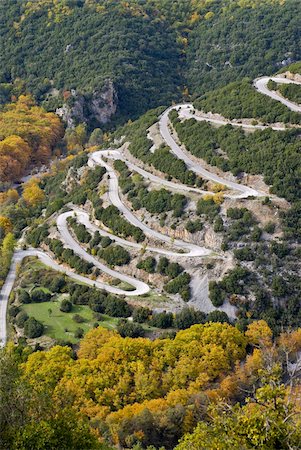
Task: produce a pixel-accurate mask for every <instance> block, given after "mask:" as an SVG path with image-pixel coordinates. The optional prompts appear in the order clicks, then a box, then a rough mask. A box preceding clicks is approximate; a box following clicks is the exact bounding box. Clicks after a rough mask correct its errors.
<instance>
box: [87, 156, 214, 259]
mask: <svg viewBox="0 0 301 450" xmlns="http://www.w3.org/2000/svg"><path fill="white" fill-rule="evenodd" d="M93 164H99V165H101V166H103V167H105V168H106V170H107V173H108V175H109V191H108V195H109V198H110V201H111V203H112V204H113V205H114V206H116V207H117V208H118V209H119V211H120V212H122V214H123V215H124V217H125V218H126V220H128V222H130V223H131V224H132V225H135V226H136V227H138V228H140V229H141V230H142V231H143V232H144V233H145V234H146V235H148V236H150V237H152V238H154V239H158V240H159V241H163V242H166V243H168V244H170V245H171V246H173V247H178V248H180V249H181V250H182V251H183V252H185V256H206V255H210V254H211V253H212V252H211V250H208V249H206V248H205V247H199V246H198V245H194V244H190V243H188V242H184V241H181V240H180V239H172V238H171V237H170V236H166V235H165V234H162V233H159V232H158V231H155V230H152V229H151V228H149V227H148V226H147V225H145V224H144V223H143V222H141V221H140V220H139V219H138V218H137V217H136V216H135V215H134V214H133V213H132V212H131V211H130V210H129V209H128V208H127V206H126V205H124V204H123V203H122V201H121V199H120V197H119V186H118V178H117V175H116V174H115V172H114V170H113V169H112V167H111V166H110V165H109V164H107V163H106V162H105V161H104V160H103V155H102V152H95V153H92V155H91V157H90V160H89V165H90V166H92V165H93ZM173 254H175V253H173ZM182 255H183V254H182Z"/></svg>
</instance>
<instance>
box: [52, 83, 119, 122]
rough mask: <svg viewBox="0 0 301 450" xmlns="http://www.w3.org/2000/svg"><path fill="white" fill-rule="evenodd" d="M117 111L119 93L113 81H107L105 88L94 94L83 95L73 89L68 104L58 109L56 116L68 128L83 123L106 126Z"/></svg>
mask: <svg viewBox="0 0 301 450" xmlns="http://www.w3.org/2000/svg"><path fill="white" fill-rule="evenodd" d="M116 109H117V93H116V90H115V87H114V84H113V82H112V80H106V82H105V84H104V87H103V88H102V89H101V90H95V91H94V92H93V93H92V94H82V93H80V92H79V91H76V90H75V89H72V90H71V91H70V96H69V98H68V100H67V101H66V103H64V104H63V105H62V106H61V107H60V108H57V109H56V114H57V115H58V116H59V117H61V118H62V120H63V121H64V122H65V123H66V124H67V127H68V128H73V127H74V126H75V125H77V124H78V123H82V122H86V123H88V122H92V121H93V122H94V123H96V124H98V125H102V124H105V123H107V122H109V121H110V119H111V117H112V116H113V115H114V114H115V113H116Z"/></svg>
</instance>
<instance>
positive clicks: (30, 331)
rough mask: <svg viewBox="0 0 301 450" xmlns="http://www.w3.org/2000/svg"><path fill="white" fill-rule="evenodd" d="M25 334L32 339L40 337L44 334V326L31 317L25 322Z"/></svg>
mask: <svg viewBox="0 0 301 450" xmlns="http://www.w3.org/2000/svg"><path fill="white" fill-rule="evenodd" d="M24 333H25V336H27V337H28V338H30V339H33V338H37V337H40V336H42V334H43V333H44V325H43V324H42V323H41V322H39V321H38V320H36V319H35V318H34V317H30V318H29V319H28V320H27V321H26V322H25V325H24Z"/></svg>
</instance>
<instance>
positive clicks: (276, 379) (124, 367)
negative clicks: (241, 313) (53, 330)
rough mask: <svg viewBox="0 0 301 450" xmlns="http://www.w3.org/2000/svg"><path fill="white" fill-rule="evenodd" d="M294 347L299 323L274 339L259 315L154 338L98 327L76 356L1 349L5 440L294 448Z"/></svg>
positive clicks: (42, 444)
mask: <svg viewBox="0 0 301 450" xmlns="http://www.w3.org/2000/svg"><path fill="white" fill-rule="evenodd" d="M300 348H301V333H300V329H299V330H296V331H294V332H291V333H282V334H281V336H280V337H279V338H277V339H274V338H273V336H272V332H271V330H270V328H269V327H268V326H267V324H266V323H265V322H264V321H258V322H253V323H252V324H251V325H250V326H249V327H248V328H247V330H246V332H245V333H242V332H241V331H239V330H238V329H237V328H236V327H233V326H231V325H228V324H221V323H209V324H205V325H194V326H192V327H191V328H189V329H187V330H184V331H180V332H178V333H177V335H176V336H175V338H174V339H170V338H167V339H156V340H154V341H150V340H147V339H144V338H138V339H133V338H122V337H120V335H118V334H117V333H116V332H113V331H109V330H104V329H103V328H101V327H99V328H96V329H94V330H92V331H90V332H89V333H88V334H87V335H86V336H85V338H84V339H83V340H82V341H81V344H80V347H79V350H78V353H77V356H75V354H74V353H73V352H72V350H71V349H70V348H69V347H62V346H55V347H53V348H52V349H51V350H49V351H48V352H45V351H42V352H41V351H35V352H34V351H32V350H31V349H30V348H29V347H24V346H22V345H19V346H18V347H15V348H14V347H13V346H9V347H7V349H6V350H5V351H4V352H2V353H1V355H0V358H1V365H0V380H1V384H0V396H1V399H2V400H4V401H2V402H1V406H0V423H1V428H0V430H1V431H0V433H1V434H0V437H1V442H2V444H3V445H4V448H10V449H20V448H22V449H30V448H33V446H34V448H40V449H44V448H45V449H46V448H56V447H57V448H60V449H70V448H74V449H81V448H85V449H103V450H104V449H107V448H111V446H112V445H117V446H121V447H123V448H133V449H136V450H142V449H146V448H149V450H150V449H154V448H165V449H167V450H169V449H172V448H177V449H179V450H186V449H195V450H198V449H209V448H211V449H213V450H218V449H221V448H222V449H231V448H233V449H235V450H236V449H237V450H241V449H246V450H247V449H251V448H257V449H262V450H263V449H271V450H272V449H276V448H283V449H284V448H295V449H297V448H299V444H300V439H301V436H300V415H299V412H298V411H299V409H298V408H299V406H298V400H297V398H298V392H299V390H300V386H299V384H298V381H297V377H298V375H299V371H300V369H299V366H298V365H297V368H296V369H295V370H294V371H292V370H291V365H292V363H294V362H297V364H299V363H300V356H298V352H300ZM16 403H17V404H18V409H17V410H16V409H15V404H16ZM98 438H99V439H100V440H101V442H102V443H100V442H99V441H98ZM179 440H180V444H179V446H177V443H178V441H179ZM221 444H222V446H221Z"/></svg>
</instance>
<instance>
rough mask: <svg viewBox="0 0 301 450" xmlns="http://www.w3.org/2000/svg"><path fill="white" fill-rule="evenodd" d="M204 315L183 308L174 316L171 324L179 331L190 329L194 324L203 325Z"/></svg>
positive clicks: (200, 312)
mask: <svg viewBox="0 0 301 450" xmlns="http://www.w3.org/2000/svg"><path fill="white" fill-rule="evenodd" d="M205 321H206V314H205V313H203V312H202V311H195V310H194V309H193V308H183V309H182V311H181V312H179V313H177V314H176V315H175V318H174V321H173V324H174V326H175V327H176V328H178V329H179V330H185V329H186V328H190V327H191V326H192V325H194V324H196V323H205Z"/></svg>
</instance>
